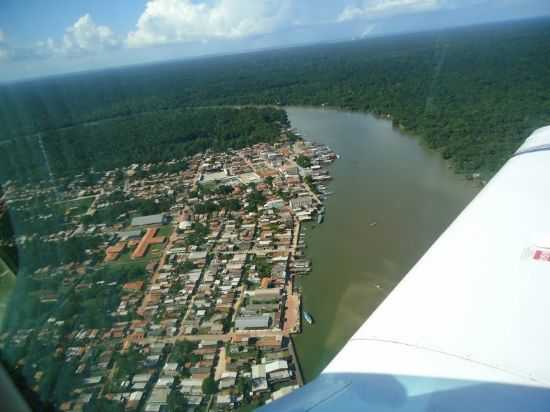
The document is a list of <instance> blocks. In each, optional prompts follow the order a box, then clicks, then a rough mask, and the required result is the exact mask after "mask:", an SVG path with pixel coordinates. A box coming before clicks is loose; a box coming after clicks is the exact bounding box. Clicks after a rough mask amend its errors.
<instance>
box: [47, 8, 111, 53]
mask: <svg viewBox="0 0 550 412" xmlns="http://www.w3.org/2000/svg"><path fill="white" fill-rule="evenodd" d="M119 45H120V41H119V40H118V39H117V38H116V36H115V35H114V34H113V31H112V30H111V29H110V28H109V27H107V26H99V25H97V24H95V22H94V21H93V20H92V17H91V16H90V15H89V14H85V15H84V16H82V17H80V18H79V19H78V20H77V21H76V22H75V23H74V24H73V25H72V26H70V27H68V28H67V29H65V34H64V35H63V40H61V41H59V42H57V41H55V40H53V39H52V38H48V39H47V40H46V41H40V42H38V43H37V53H38V54H39V55H42V56H44V55H47V54H57V55H67V56H80V55H85V54H90V53H96V52H99V51H102V50H105V49H109V48H114V47H117V46H119Z"/></svg>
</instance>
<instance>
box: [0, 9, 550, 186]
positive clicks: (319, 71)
mask: <svg viewBox="0 0 550 412" xmlns="http://www.w3.org/2000/svg"><path fill="white" fill-rule="evenodd" d="M548 21H549V20H548V18H544V19H534V20H526V21H516V22H511V23H500V24H490V25H482V26H475V27H466V28H459V29H452V30H445V31H437V32H425V33H416V34H407V35H399V36H390V37H383V38H372V39H365V40H361V41H354V42H345V43H337V44H330V45H326V44H325V45H318V46H308V47H295V48H291V49H281V50H271V51H263V52H254V53H244V54H240V55H232V56H221V57H211V58H204V59H197V60H193V61H184V62H170V63H161V64H154V65H147V66H140V67H127V68H121V69H112V70H105V71H101V72H94V73H87V74H73V75H67V76H63V77H55V78H47V79H42V80H35V81H27V82H20V83H15V84H7V85H3V86H0V120H1V121H2V126H3V127H2V133H1V136H0V140H2V141H1V142H0V144H2V146H3V150H2V152H4V153H5V152H10V151H14V150H21V149H20V148H19V147H18V144H17V143H15V142H16V141H17V140H28V138H27V139H25V138H22V137H18V136H28V135H34V134H36V133H39V132H40V133H43V134H45V136H43V141H44V142H45V143H47V141H48V139H49V137H48V136H49V134H52V133H53V134H56V133H59V134H63V132H62V131H60V130H57V131H56V129H59V128H66V127H71V126H74V125H78V124H80V123H87V124H90V123H91V126H93V122H97V121H101V120H104V119H112V121H113V122H117V119H118V118H119V117H120V116H136V118H139V117H140V116H145V117H147V116H148V115H150V113H153V114H154V115H158V114H159V113H161V112H165V111H170V110H175V109H177V110H182V108H183V107H185V108H186V109H184V110H189V108H190V107H194V108H195V109H198V108H200V107H203V106H208V105H212V106H220V105H223V106H227V105H229V106H231V105H271V106H273V105H275V106H317V107H329V106H332V107H338V108H340V109H342V110H348V111H360V112H368V113H372V114H375V115H379V116H385V117H387V116H388V114H391V120H392V123H393V124H394V125H395V126H396V127H400V128H402V129H403V130H406V131H407V133H410V134H413V135H415V136H420V138H421V140H422V141H423V142H425V143H426V144H427V146H428V147H430V148H432V149H438V150H440V151H441V153H442V156H443V157H444V158H445V159H448V160H450V161H451V162H452V164H453V165H454V168H455V170H456V171H457V172H458V173H460V174H464V175H472V174H474V173H475V174H477V173H479V174H480V175H481V176H482V177H484V178H485V177H489V176H491V175H492V174H493V173H494V172H495V171H496V170H498V169H499V168H500V166H501V165H502V164H503V163H504V162H505V161H506V160H507V159H508V157H509V156H510V155H511V154H512V153H513V152H514V150H515V149H516V148H517V147H518V146H519V145H520V144H521V142H522V141H523V140H524V139H525V138H526V137H527V136H528V135H529V133H530V132H532V130H534V129H536V128H538V127H540V126H542V125H545V124H547V123H550V114H549V110H548V108H549V105H550V99H549V98H548V95H547V93H546V90H548V88H549V85H550V73H549V70H548V67H550V52H549V51H548V50H547V49H546V48H545V47H544V44H547V43H548V41H550V25H549V24H548ZM76 127H77V128H84V127H87V126H76ZM31 140H32V139H31ZM19 145H21V143H19ZM4 148H5V149H6V150H4ZM1 161H5V159H3V158H1V159H0V163H2V162H1Z"/></svg>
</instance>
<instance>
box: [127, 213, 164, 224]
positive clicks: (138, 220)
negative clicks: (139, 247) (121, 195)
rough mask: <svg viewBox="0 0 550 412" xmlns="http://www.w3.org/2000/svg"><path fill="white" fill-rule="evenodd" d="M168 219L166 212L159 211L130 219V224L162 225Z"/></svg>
mask: <svg viewBox="0 0 550 412" xmlns="http://www.w3.org/2000/svg"><path fill="white" fill-rule="evenodd" d="M167 221H168V218H167V216H166V213H159V214H157V215H148V216H139V217H134V218H133V219H132V223H131V226H132V227H137V226H150V225H163V224H165V223H166V222H167Z"/></svg>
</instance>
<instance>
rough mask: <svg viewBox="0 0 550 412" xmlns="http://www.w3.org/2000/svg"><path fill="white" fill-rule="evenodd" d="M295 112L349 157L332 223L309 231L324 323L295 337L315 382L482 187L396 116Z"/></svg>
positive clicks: (311, 299) (306, 287)
mask: <svg viewBox="0 0 550 412" xmlns="http://www.w3.org/2000/svg"><path fill="white" fill-rule="evenodd" d="M286 109H287V112H288V116H289V119H290V121H291V124H292V126H293V127H295V128H297V129H298V131H300V132H302V134H303V137H304V138H306V139H308V140H312V141H314V142H319V143H321V144H325V145H328V146H329V147H330V148H331V149H332V150H333V151H334V152H335V153H338V154H339V155H341V160H339V161H337V162H335V163H334V164H333V165H331V166H329V171H330V174H331V176H332V177H333V181H331V183H329V184H328V185H327V186H328V191H330V192H333V193H334V194H333V195H332V196H330V197H329V198H328V199H327V200H326V201H325V205H326V212H325V222H324V223H322V224H320V225H316V224H313V225H312V226H311V228H307V229H306V231H305V238H304V241H305V243H306V244H307V246H308V247H307V249H306V256H307V258H308V259H310V260H311V261H312V271H311V273H310V274H308V275H305V276H303V277H301V278H300V279H299V286H301V290H302V293H303V303H304V307H306V308H307V310H308V311H309V312H311V314H312V315H313V317H314V318H315V323H314V324H313V325H308V324H304V325H303V328H302V329H303V331H302V334H300V335H295V336H294V341H295V345H296V351H297V355H298V357H299V358H300V363H301V365H302V368H303V374H304V379H305V381H309V380H311V379H312V378H314V377H315V376H316V375H317V374H318V373H320V371H321V370H322V369H323V368H324V367H325V366H326V365H327V364H328V362H329V361H330V360H331V359H332V358H333V357H334V355H335V354H336V353H337V352H338V351H339V350H340V348H341V347H342V346H343V345H344V344H345V342H346V341H347V340H348V339H349V337H350V336H351V335H352V334H353V332H355V330H356V329H357V328H358V327H359V326H360V325H361V324H362V323H363V322H364V321H365V319H366V318H367V317H368V316H369V315H370V313H372V311H373V310H374V309H375V308H376V307H377V306H378V304H379V303H380V302H381V301H382V300H383V299H384V297H385V296H386V295H387V294H388V293H389V292H390V291H391V289H393V287H394V286H395V285H396V284H397V283H398V282H399V280H400V279H401V278H402V276H403V275H404V274H405V273H406V272H407V271H408V270H409V269H410V267H411V266H412V265H413V264H414V263H416V261H417V260H418V259H419V258H420V257H421V256H422V255H423V254H424V252H425V251H426V250H427V249H428V247H429V246H430V244H431V243H432V242H433V241H434V240H435V239H436V238H437V236H438V235H439V234H440V233H441V232H442V231H443V230H444V228H445V227H446V226H447V225H448V224H449V223H450V222H451V221H452V219H453V218H454V217H455V216H456V215H458V213H459V212H460V211H461V210H462V208H463V207H464V206H465V205H466V204H467V203H468V202H469V200H470V199H471V198H473V196H474V195H475V194H476V193H477V191H478V188H476V187H474V184H472V182H470V181H467V180H466V179H465V178H463V177H460V176H457V175H455V174H454V173H453V171H452V170H450V169H449V168H448V166H447V164H446V162H445V160H444V159H442V158H441V156H440V154H439V153H437V152H434V151H431V150H427V149H426V148H425V147H423V146H422V145H420V143H419V141H418V139H415V138H412V137H410V136H407V135H405V134H403V133H402V132H400V131H399V130H396V129H395V128H393V127H392V124H391V122H390V121H387V120H382V119H378V118H376V117H374V116H372V115H369V114H362V113H350V112H345V111H341V110H338V111H335V110H330V109H326V108H324V109H323V108H321V109H315V108H304V107H288V108H286ZM372 222H376V223H377V224H376V225H375V226H370V223H372Z"/></svg>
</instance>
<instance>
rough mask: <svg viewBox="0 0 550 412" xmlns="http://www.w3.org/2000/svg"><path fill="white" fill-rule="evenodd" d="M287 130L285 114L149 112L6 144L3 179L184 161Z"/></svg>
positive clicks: (0, 169) (0, 154)
mask: <svg viewBox="0 0 550 412" xmlns="http://www.w3.org/2000/svg"><path fill="white" fill-rule="evenodd" d="M287 124H288V120H287V117H286V113H285V112H284V111H283V110H280V109H274V108H269V107H266V108H242V109H236V108H220V107H217V108H187V109H172V110H164V111H157V112H148V113H141V114H136V115H131V116H126V117H120V118H114V119H108V120H103V121H98V122H94V123H86V124H80V125H75V126H72V127H68V128H61V129H55V130H46V131H43V132H40V133H38V134H35V135H32V136H26V137H20V138H14V139H11V140H7V141H3V142H0V143H2V144H1V146H2V150H1V151H0V177H1V180H4V181H5V180H7V179H18V180H21V179H27V178H36V179H43V178H45V177H54V178H56V177H60V176H71V175H75V174H78V173H80V172H82V171H87V170H90V169H91V168H93V169H95V170H109V169H114V168H116V167H121V166H128V165H130V164H132V163H149V162H160V161H163V160H170V159H181V158H182V157H185V156H188V155H192V154H195V153H198V152H202V151H205V150H206V149H213V150H225V149H227V148H230V147H232V148H240V147H243V146H247V145H250V144H254V143H257V142H260V141H261V142H272V141H274V140H276V139H278V138H279V136H280V134H281V127H282V126H286V125H287ZM1 180H0V181H1Z"/></svg>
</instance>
